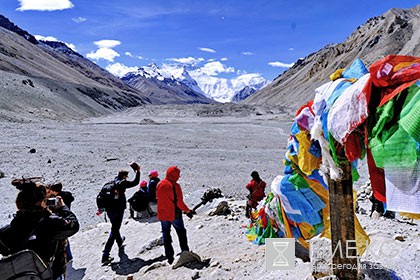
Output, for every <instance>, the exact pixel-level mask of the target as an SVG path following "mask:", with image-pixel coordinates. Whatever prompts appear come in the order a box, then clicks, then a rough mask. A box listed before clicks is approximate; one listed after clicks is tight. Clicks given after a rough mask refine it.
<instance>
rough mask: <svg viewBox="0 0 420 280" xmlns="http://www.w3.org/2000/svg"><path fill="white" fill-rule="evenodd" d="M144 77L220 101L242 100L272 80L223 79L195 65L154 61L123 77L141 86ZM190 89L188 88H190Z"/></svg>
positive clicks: (253, 77) (249, 76)
mask: <svg viewBox="0 0 420 280" xmlns="http://www.w3.org/2000/svg"><path fill="white" fill-rule="evenodd" d="M140 77H143V78H146V79H148V80H149V81H152V82H153V83H158V84H162V85H163V84H166V85H169V86H170V87H173V88H180V89H181V90H186V89H185V87H187V88H189V89H190V90H189V91H194V92H196V93H198V94H202V95H204V96H206V97H207V98H209V99H210V100H213V101H217V102H235V103H237V102H240V101H242V100H244V99H245V98H247V97H248V96H250V95H251V94H253V93H254V92H256V91H257V90H259V89H262V88H263V87H264V86H266V85H267V84H268V83H269V81H267V80H266V79H264V78H263V77H262V76H261V75H259V74H243V75H240V76H238V77H236V78H234V79H227V78H219V77H215V76H211V75H209V74H207V73H205V72H203V71H202V70H201V69H200V68H198V67H195V66H194V65H191V64H182V63H176V64H170V65H169V64H163V65H162V66H161V67H159V66H157V65H156V64H154V63H152V64H149V65H147V66H142V67H137V71H133V72H129V73H127V74H126V75H124V76H123V77H122V80H123V81H125V82H126V83H127V84H129V85H131V86H133V87H135V88H139V89H140V87H138V84H139V83H138V78H140ZM187 92H188V90H187Z"/></svg>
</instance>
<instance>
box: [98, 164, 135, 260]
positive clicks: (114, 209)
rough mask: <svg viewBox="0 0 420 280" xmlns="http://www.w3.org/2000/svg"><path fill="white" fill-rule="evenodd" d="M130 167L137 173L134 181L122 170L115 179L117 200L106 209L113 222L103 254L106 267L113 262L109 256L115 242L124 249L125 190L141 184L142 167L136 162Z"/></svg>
mask: <svg viewBox="0 0 420 280" xmlns="http://www.w3.org/2000/svg"><path fill="white" fill-rule="evenodd" d="M130 166H131V168H133V170H134V172H135V173H136V177H135V179H134V180H133V181H127V177H128V171H126V170H120V171H119V172H118V176H117V177H115V179H114V183H115V198H116V199H115V200H114V201H113V204H112V205H111V206H110V207H109V208H107V209H106V211H107V212H106V213H107V216H108V218H109V220H110V222H111V232H110V233H109V237H108V240H107V242H106V243H105V248H104V250H103V253H102V264H104V265H105V264H109V263H110V262H112V261H113V258H111V257H110V256H109V254H110V252H111V249H112V245H114V242H115V241H116V242H117V245H118V247H119V248H120V249H122V248H123V243H124V240H125V237H122V236H121V234H120V228H121V224H122V221H123V218H124V211H125V209H126V208H127V199H126V197H125V190H126V189H128V188H132V187H134V186H137V185H138V184H139V182H140V166H139V165H138V164H137V163H135V162H132V163H130Z"/></svg>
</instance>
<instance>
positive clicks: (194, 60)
mask: <svg viewBox="0 0 420 280" xmlns="http://www.w3.org/2000/svg"><path fill="white" fill-rule="evenodd" d="M168 60H171V61H175V62H178V63H183V64H198V63H200V62H202V61H204V58H201V57H199V58H195V57H191V56H190V57H180V58H169V59H168Z"/></svg>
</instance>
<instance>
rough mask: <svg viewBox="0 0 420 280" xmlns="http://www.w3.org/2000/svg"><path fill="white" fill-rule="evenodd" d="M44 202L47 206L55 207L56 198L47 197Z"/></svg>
mask: <svg viewBox="0 0 420 280" xmlns="http://www.w3.org/2000/svg"><path fill="white" fill-rule="evenodd" d="M45 204H46V205H47V206H48V207H55V206H57V198H55V197H54V198H47V199H46V200H45Z"/></svg>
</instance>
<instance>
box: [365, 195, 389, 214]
mask: <svg viewBox="0 0 420 280" xmlns="http://www.w3.org/2000/svg"><path fill="white" fill-rule="evenodd" d="M369 200H370V201H371V202H372V209H371V211H370V217H372V214H373V213H374V212H376V213H378V214H379V215H380V216H382V215H383V214H384V211H385V210H384V204H383V203H382V202H381V201H379V200H377V199H376V198H375V197H374V196H373V195H372V196H371V197H370V198H369ZM375 216H377V214H376V215H375Z"/></svg>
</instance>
